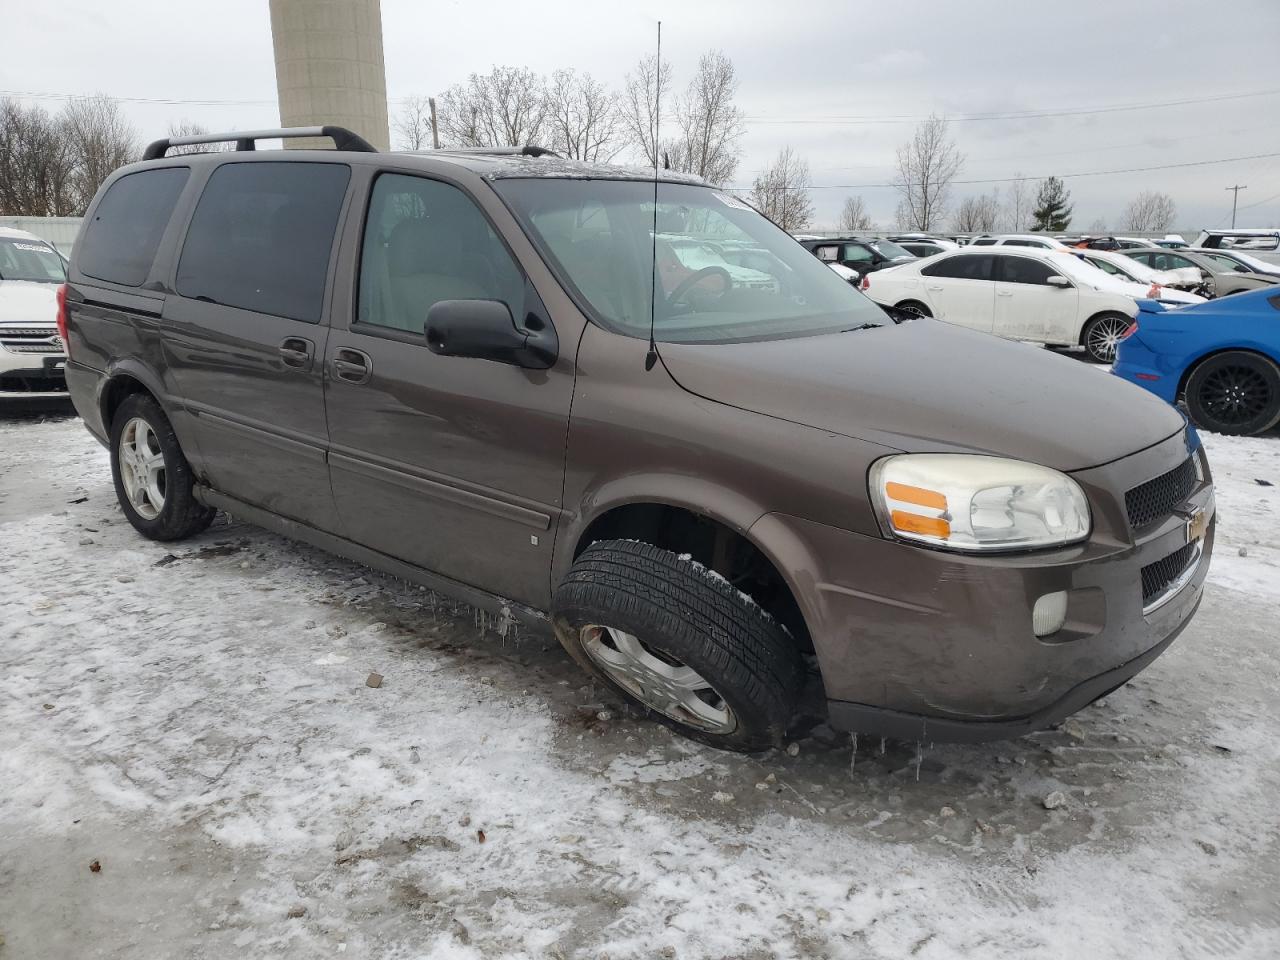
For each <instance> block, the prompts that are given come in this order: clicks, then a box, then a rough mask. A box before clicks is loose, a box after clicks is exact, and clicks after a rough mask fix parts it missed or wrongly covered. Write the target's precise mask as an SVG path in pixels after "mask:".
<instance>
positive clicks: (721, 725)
mask: <svg viewBox="0 0 1280 960" xmlns="http://www.w3.org/2000/svg"><path fill="white" fill-rule="evenodd" d="M552 612H553V617H554V623H555V629H556V635H557V636H558V637H559V639H560V642H561V644H563V645H564V647H565V649H566V650H568V651H569V653H570V654H571V655H572V656H573V658H574V659H575V660H577V661H578V663H579V664H580V665H581V666H582V667H584V668H585V669H586V670H587V671H588V672H590V673H591V674H593V675H594V676H596V677H598V678H599V679H600V680H602V681H603V682H604V683H606V684H608V685H609V686H610V687H612V688H613V689H614V690H616V691H618V692H619V693H621V694H622V695H623V696H625V697H627V698H628V699H630V700H632V701H634V702H635V703H638V704H639V705H640V706H641V707H643V708H644V709H645V710H646V711H647V713H648V714H649V715H650V716H652V717H653V718H654V719H656V720H658V721H659V722H661V723H664V724H666V725H667V726H669V727H671V728H673V729H674V730H677V731H678V732H680V733H682V734H684V735H685V736H687V737H691V738H692V739H694V740H700V741H702V742H703V743H706V744H709V745H711V746H713V747H719V748H721V749H724V750H736V751H740V752H754V751H759V750H765V749H768V748H769V747H771V746H778V745H780V744H781V741H782V735H783V733H785V731H786V728H787V723H788V721H789V720H790V719H791V714H792V711H793V709H794V708H795V704H796V701H797V699H798V697H799V695H800V688H801V686H802V684H803V681H804V663H803V661H802V660H801V658H800V654H799V652H798V650H797V649H796V646H795V643H794V642H793V641H792V639H791V638H790V637H789V636H788V634H787V633H786V631H785V630H783V629H782V627H781V626H780V625H779V624H778V623H777V621H775V620H774V619H773V618H772V617H771V616H769V614H767V613H765V612H764V611H763V610H762V609H760V607H758V606H757V605H756V604H755V603H754V602H753V601H752V600H751V599H750V598H749V597H746V596H745V595H743V594H741V593H739V591H738V590H736V589H735V588H734V587H733V586H732V585H731V584H730V583H729V582H728V581H727V580H724V579H723V578H721V577H720V576H718V575H717V574H715V573H713V572H711V571H710V570H708V569H707V568H706V567H703V566H702V565H701V564H698V563H695V562H693V561H692V560H690V559H689V558H688V556H687V555H684V556H681V555H678V554H676V553H673V552H672V551H670V550H663V549H661V548H660V547H656V546H653V545H652V544H648V543H638V542H635V541H631V540H602V541H599V542H596V543H593V544H592V545H591V546H589V547H587V549H586V550H584V551H583V552H582V555H581V556H579V557H578V559H577V560H576V561H575V562H574V564H573V566H572V568H570V570H569V573H568V575H567V576H566V577H565V579H564V582H563V583H561V585H560V587H559V588H558V589H557V590H556V593H555V598H554V601H553V604H552Z"/></svg>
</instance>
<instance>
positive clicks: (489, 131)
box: [439, 67, 547, 147]
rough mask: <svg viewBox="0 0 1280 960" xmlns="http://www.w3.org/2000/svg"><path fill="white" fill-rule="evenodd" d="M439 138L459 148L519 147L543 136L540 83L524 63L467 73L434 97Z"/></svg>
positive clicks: (544, 104)
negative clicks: (517, 65) (437, 100)
mask: <svg viewBox="0 0 1280 960" xmlns="http://www.w3.org/2000/svg"><path fill="white" fill-rule="evenodd" d="M439 106H440V110H439V121H440V133H441V141H442V142H447V143H449V144H451V145H453V146H459V147H522V146H525V145H527V144H531V143H537V142H538V141H540V140H544V139H545V138H546V133H547V122H546V121H547V97H546V84H545V82H544V81H543V79H542V78H541V77H539V76H538V75H537V74H536V73H534V72H533V71H532V70H529V69H527V68H524V67H494V68H493V69H492V70H491V71H489V72H488V73H487V74H483V75H482V74H478V73H473V74H471V76H470V77H468V78H467V82H466V83H460V84H455V85H454V86H452V87H450V88H449V89H448V90H446V91H445V93H444V96H442V97H441V98H440V104H439Z"/></svg>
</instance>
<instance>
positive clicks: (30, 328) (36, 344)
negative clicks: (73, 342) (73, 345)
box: [0, 227, 67, 398]
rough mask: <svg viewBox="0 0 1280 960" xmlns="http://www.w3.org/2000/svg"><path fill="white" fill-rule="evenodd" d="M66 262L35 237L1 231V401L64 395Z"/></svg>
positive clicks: (14, 231) (22, 233)
mask: <svg viewBox="0 0 1280 960" xmlns="http://www.w3.org/2000/svg"><path fill="white" fill-rule="evenodd" d="M66 279H67V271H66V263H65V261H64V260H63V259H62V257H61V255H60V254H59V253H58V251H57V250H55V249H54V248H53V247H52V246H50V245H49V244H47V243H45V242H44V241H43V240H41V239H40V238H39V237H37V236H36V235H35V234H31V233H26V232H25V231H23V230H9V229H7V228H3V227H0V398H11V397H16V396H22V397H32V396H41V395H53V396H61V395H64V394H65V393H66V389H67V385H66V379H65V372H64V371H65V367H66V365H67V350H66V346H65V345H64V344H63V342H62V338H61V337H60V336H59V335H58V324H57V316H58V301H57V292H58V287H59V285H60V284H62V283H63V282H64V281H65V280H66Z"/></svg>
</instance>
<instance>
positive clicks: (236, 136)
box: [142, 126, 378, 160]
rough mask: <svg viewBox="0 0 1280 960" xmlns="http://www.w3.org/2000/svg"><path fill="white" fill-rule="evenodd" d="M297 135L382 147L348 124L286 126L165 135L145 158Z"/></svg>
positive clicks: (360, 148)
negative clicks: (171, 150)
mask: <svg viewBox="0 0 1280 960" xmlns="http://www.w3.org/2000/svg"><path fill="white" fill-rule="evenodd" d="M294 137H329V138H330V139H332V140H333V148H334V149H335V150H351V151H354V152H356V153H377V152H378V148H377V147H375V146H374V145H373V144H371V143H370V142H369V141H368V140H366V139H365V138H364V137H362V136H360V135H359V134H358V133H352V132H351V131H350V130H348V129H347V128H346V127H332V126H324V127H282V128H280V129H279V130H246V131H243V132H241V133H201V134H198V135H196V136H193V137H165V138H164V139H163V140H153V141H151V143H149V144H148V145H147V149H146V152H145V153H143V155H142V159H143V160H159V159H160V158H161V157H163V156H164V155H165V154H166V153H168V152H169V148H170V147H187V146H190V145H192V144H195V143H228V142H230V141H235V145H236V149H237V150H256V149H257V146H256V141H258V140H281V139H285V138H290V139H292V138H294Z"/></svg>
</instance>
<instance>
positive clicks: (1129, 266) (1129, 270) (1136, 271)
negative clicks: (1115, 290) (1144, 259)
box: [1088, 257, 1158, 283]
mask: <svg viewBox="0 0 1280 960" xmlns="http://www.w3.org/2000/svg"><path fill="white" fill-rule="evenodd" d="M1088 259H1089V262H1090V263H1092V264H1093V265H1094V266H1096V267H1101V268H1102V269H1103V270H1105V271H1107V273H1116V274H1119V275H1120V276H1122V277H1123V278H1124V279H1126V280H1136V281H1138V282H1139V283H1155V282H1156V279H1157V277H1158V274H1157V273H1156V271H1154V270H1152V269H1151V268H1150V267H1148V266H1147V265H1146V264H1145V263H1139V262H1138V261H1137V260H1134V259H1133V258H1132V257H1124V258H1123V259H1124V263H1116V262H1115V261H1112V260H1106V259H1103V258H1102V257H1089V258H1088Z"/></svg>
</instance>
